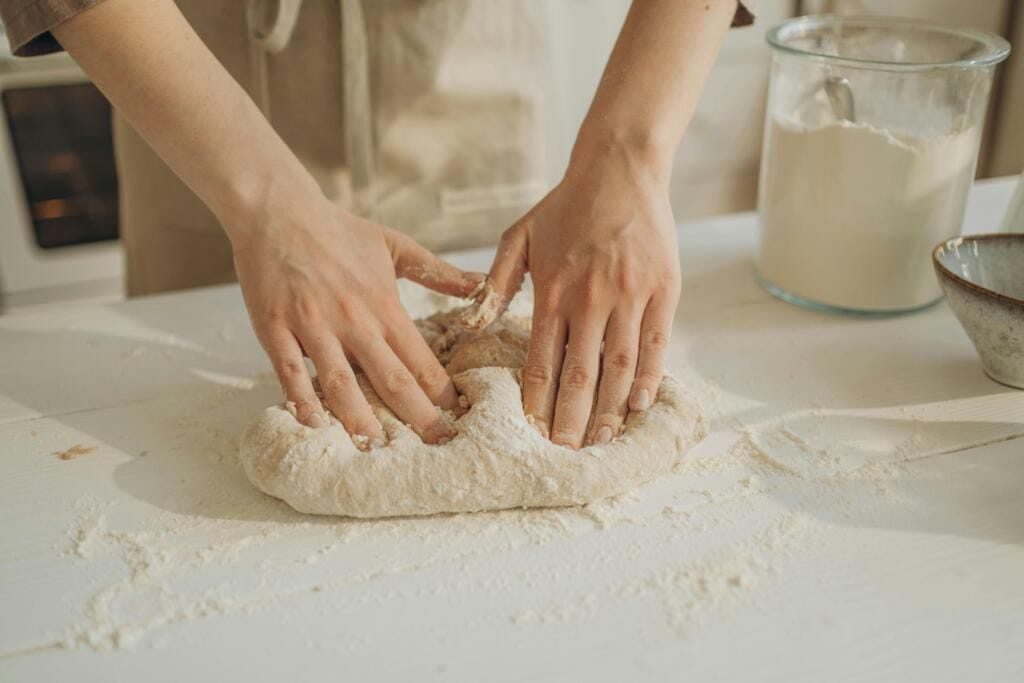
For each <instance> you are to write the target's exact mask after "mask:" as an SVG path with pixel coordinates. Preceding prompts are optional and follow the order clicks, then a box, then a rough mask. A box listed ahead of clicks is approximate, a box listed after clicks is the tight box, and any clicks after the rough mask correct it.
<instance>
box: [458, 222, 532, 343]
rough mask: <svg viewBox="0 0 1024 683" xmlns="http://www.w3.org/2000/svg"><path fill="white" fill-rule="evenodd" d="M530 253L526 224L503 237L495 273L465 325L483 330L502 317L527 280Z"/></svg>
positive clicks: (496, 260) (492, 269) (480, 294)
mask: <svg viewBox="0 0 1024 683" xmlns="http://www.w3.org/2000/svg"><path fill="white" fill-rule="evenodd" d="M526 254H527V232H526V224H525V223H519V224H517V225H514V226H512V227H511V228H509V229H508V230H506V231H505V234H504V235H502V236H501V242H499V243H498V252H497V254H495V256H494V263H492V264H491V272H490V273H489V274H488V276H487V280H486V281H485V282H484V284H483V288H482V289H481V290H480V292H479V293H478V294H477V299H476V303H474V304H473V305H472V306H470V307H469V308H468V309H466V312H465V313H464V314H463V316H462V324H463V326H465V327H467V328H469V329H482V328H484V327H487V326H488V325H490V324H491V323H492V322H494V321H495V320H497V319H498V318H499V317H501V314H502V313H504V312H505V309H506V308H508V304H509V302H510V301H512V298H513V297H515V295H516V293H517V292H518V291H519V288H520V287H521V286H522V284H523V279H524V278H525V277H526V270H527V260H526Z"/></svg>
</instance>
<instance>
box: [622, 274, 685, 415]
mask: <svg viewBox="0 0 1024 683" xmlns="http://www.w3.org/2000/svg"><path fill="white" fill-rule="evenodd" d="M677 301H678V295H676V294H672V293H669V292H659V293H657V294H655V295H654V296H653V297H651V300H650V301H649V302H648V303H647V309H646V310H645V311H644V317H643V322H642V323H641V325H640V355H639V357H638V359H637V365H636V378H635V379H634V380H633V390H632V391H631V392H630V396H629V409H630V410H635V411H637V412H643V411H645V410H647V409H648V408H650V407H651V404H652V403H654V399H655V397H657V395H658V387H659V386H661V378H662V376H663V375H664V374H665V357H666V355H667V353H668V343H669V339H670V338H671V336H672V320H673V319H674V318H675V312H676V303H677Z"/></svg>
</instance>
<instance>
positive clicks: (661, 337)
mask: <svg viewBox="0 0 1024 683" xmlns="http://www.w3.org/2000/svg"><path fill="white" fill-rule="evenodd" d="M641 343H642V344H643V345H644V348H645V349H647V350H649V351H664V350H665V349H666V348H668V343H669V336H668V333H667V332H665V331H664V330H648V331H647V332H644V334H643V338H642V340H641Z"/></svg>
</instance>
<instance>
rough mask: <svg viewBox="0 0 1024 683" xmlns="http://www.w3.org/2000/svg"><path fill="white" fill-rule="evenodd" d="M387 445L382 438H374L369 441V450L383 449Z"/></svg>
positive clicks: (385, 440)
mask: <svg viewBox="0 0 1024 683" xmlns="http://www.w3.org/2000/svg"><path fill="white" fill-rule="evenodd" d="M387 445H388V440H387V439H385V438H384V437H383V436H375V437H373V438H372V439H370V448H383V447H384V446H387Z"/></svg>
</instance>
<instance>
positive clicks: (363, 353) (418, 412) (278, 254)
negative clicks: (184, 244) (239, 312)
mask: <svg viewBox="0 0 1024 683" xmlns="http://www.w3.org/2000/svg"><path fill="white" fill-rule="evenodd" d="M233 246H234V260H235V270H236V272H237V273H238V281H239V283H240V284H241V286H242V293H243V295H244V297H245V302H246V306H247V308H248V309H249V317H250V318H251V320H252V325H253V329H254V330H255V332H256V336H257V337H258V338H259V340H260V343H261V344H262V345H263V348H264V349H265V350H266V352H267V355H268V356H269V357H270V361H271V363H272V364H273V366H274V371H275V372H276V374H277V377H278V379H279V380H280V382H281V386H282V388H283V390H284V395H285V398H286V400H288V401H291V402H292V403H294V404H295V413H296V416H297V418H298V420H299V421H300V422H301V423H302V424H304V425H307V426H309V427H322V426H326V425H327V420H326V417H325V415H324V413H323V409H322V407H321V403H320V399H319V398H317V395H316V393H315V392H314V389H313V383H312V380H311V378H310V376H309V373H308V371H307V369H306V364H305V361H304V359H303V354H304V353H305V354H307V355H308V356H309V357H310V358H311V359H312V361H313V364H314V365H315V366H316V369H317V374H318V377H319V380H320V388H321V389H322V391H323V393H324V397H325V400H326V402H327V405H328V407H329V408H330V409H331V411H332V412H333V413H334V414H335V416H337V418H338V419H339V420H340V421H341V423H342V424H343V425H344V426H345V429H346V430H347V431H348V433H349V434H350V435H352V436H353V441H355V442H356V444H357V445H358V446H360V447H361V448H367V447H370V446H377V445H383V444H384V443H385V442H386V438H385V435H384V431H383V429H382V428H381V426H380V423H379V422H378V421H377V419H376V417H375V416H374V414H373V412H372V411H371V409H370V405H369V403H368V402H367V400H366V398H365V397H364V396H363V393H362V391H360V389H359V384H358V383H357V381H356V377H355V373H354V372H353V364H355V365H358V366H359V367H360V368H362V370H363V372H364V373H365V374H366V376H367V377H368V379H369V380H370V383H371V384H372V385H373V388H374V390H375V391H376V392H377V394H378V395H379V396H380V397H381V399H382V400H383V401H384V403H385V404H387V406H388V407H389V408H390V409H391V410H392V411H393V412H394V413H395V414H396V415H397V416H398V417H399V418H400V419H401V420H403V421H404V422H406V423H407V424H409V425H410V426H411V427H412V428H413V430H415V431H416V433H417V434H419V435H420V437H421V438H422V439H423V440H424V441H425V442H427V443H441V442H444V441H445V440H447V439H449V438H451V437H452V436H453V434H452V432H451V430H450V428H449V427H448V426H447V424H446V423H445V421H444V420H443V419H442V417H441V414H440V412H439V411H438V407H441V408H444V409H447V410H457V407H458V394H457V392H456V391H455V387H454V385H453V384H452V381H451V379H450V378H449V377H448V374H447V373H446V372H445V369H444V368H443V367H442V366H441V364H440V363H439V362H438V360H437V358H436V357H435V356H434V354H433V353H432V352H431V350H430V347H429V346H428V345H427V343H426V342H425V341H424V339H423V337H422V336H421V335H420V333H419V331H418V330H417V329H416V327H415V325H413V323H412V320H410V318H409V316H408V315H407V314H406V312H405V310H404V309H403V308H402V305H401V303H400V302H399V299H398V287H397V284H396V278H398V277H405V278H408V279H410V280H413V281H415V282H418V283H419V284H421V285H424V286H426V287H429V288H430V289H433V290H435V291H437V292H441V293H443V294H449V295H452V296H459V297H466V296H469V295H470V294H471V293H472V292H473V291H474V290H475V289H476V288H477V286H478V285H479V283H480V282H481V281H482V279H483V276H482V275H480V274H473V273H465V272H463V271H461V270H459V269H458V268H455V267H454V266H452V265H450V264H448V263H446V262H445V261H443V260H441V259H440V258H438V257H437V256H435V255H434V254H432V253H430V251H428V250H427V249H426V248H424V247H422V246H420V245H419V244H417V243H416V242H415V241H414V240H412V239H411V238H409V237H407V236H405V235H403V234H401V233H399V232H396V231H394V230H391V229H389V228H386V227H383V226H381V225H377V224H375V223H372V222H370V221H367V220H364V219H362V218H360V217H358V216H355V215H353V214H350V213H348V212H345V211H343V210H341V209H339V208H338V207H337V206H335V205H334V204H332V203H331V202H329V201H328V200H327V199H326V198H323V197H320V198H318V200H316V201H307V202H294V203H292V204H291V206H290V207H288V210H285V211H280V210H279V211H276V212H275V215H274V216H273V218H271V219H268V220H264V221H262V224H261V225H259V226H258V229H256V230H249V231H247V232H246V233H245V238H244V239H243V240H238V239H236V240H234V245H233Z"/></svg>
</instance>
